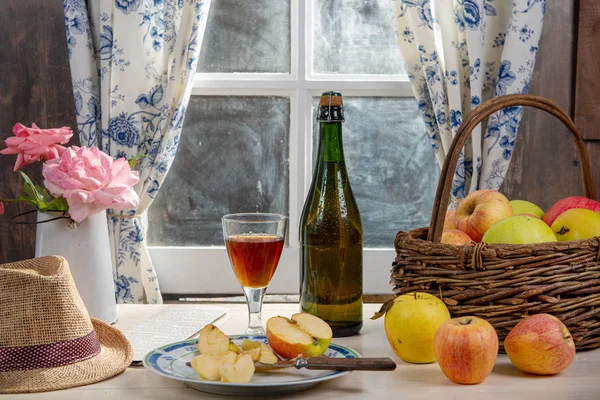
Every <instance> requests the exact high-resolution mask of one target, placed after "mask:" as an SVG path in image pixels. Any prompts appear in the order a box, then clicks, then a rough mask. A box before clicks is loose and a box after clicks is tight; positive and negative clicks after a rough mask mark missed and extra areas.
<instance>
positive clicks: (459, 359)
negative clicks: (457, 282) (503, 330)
mask: <svg viewBox="0 0 600 400" xmlns="http://www.w3.org/2000/svg"><path fill="white" fill-rule="evenodd" d="M433 345H434V350H435V356H436V358H437V362H438V365H439V366H440V368H441V369H442V372H443V373H444V375H446V376H447V377H448V379H450V380H451V381H452V382H454V383H461V384H467V385H473V384H477V383H481V382H483V381H484V380H485V378H487V377H488V375H489V374H490V372H492V369H493V368H494V363H495V362H496V358H497V357H498V335H497V334H496V330H495V329H494V327H493V326H492V325H491V324H490V323H489V322H487V321H486V320H484V319H481V318H477V317H472V316H466V317H459V318H453V319H451V320H448V321H446V322H444V323H443V324H442V325H441V326H440V327H439V329H438V330H437V332H436V333H435V337H434V340H433Z"/></svg>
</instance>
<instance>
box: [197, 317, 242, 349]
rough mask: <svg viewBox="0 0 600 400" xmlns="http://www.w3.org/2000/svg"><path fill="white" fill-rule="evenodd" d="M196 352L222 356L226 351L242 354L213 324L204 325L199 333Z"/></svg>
mask: <svg viewBox="0 0 600 400" xmlns="http://www.w3.org/2000/svg"><path fill="white" fill-rule="evenodd" d="M198 351H199V352H200V354H222V353H225V352H227V351H233V352H234V353H236V354H239V353H241V352H242V350H241V349H240V348H239V347H238V346H237V345H236V344H235V343H233V342H232V341H231V339H229V337H228V336H227V335H226V334H224V333H223V331H221V330H220V329H219V328H217V327H216V326H214V325H213V324H208V325H206V326H205V327H204V328H202V330H201V331H200V334H199V335H198Z"/></svg>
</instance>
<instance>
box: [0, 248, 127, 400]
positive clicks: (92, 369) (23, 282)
mask: <svg viewBox="0 0 600 400" xmlns="http://www.w3.org/2000/svg"><path fill="white" fill-rule="evenodd" d="M132 354H133V351H132V349H131V345H130V344H129V342H128V341H127V339H126V338H125V336H124V335H123V334H122V333H121V332H120V331H119V330H117V329H116V328H113V327H112V326H110V325H108V324H106V323H104V322H102V321H99V320H97V319H94V318H92V319H90V317H89V315H88V312H87V310H86V308H85V306H84V304H83V302H82V301H81V297H79V293H78V292H77V289H76V287H75V282H73V278H72V277H71V272H70V270H69V264H68V263H67V261H66V260H65V259H64V258H62V257H55V256H50V257H41V258H36V259H32V260H26V261H21V262H16V263H11V264H4V265H0V394H1V393H24V392H43V391H49V390H57V389H66V388H70V387H73V386H81V385H87V384H90V383H94V382H99V381H102V380H104V379H108V378H110V377H112V376H115V375H117V374H119V373H121V372H123V371H124V370H125V369H126V368H127V367H128V366H129V364H130V363H131V357H132Z"/></svg>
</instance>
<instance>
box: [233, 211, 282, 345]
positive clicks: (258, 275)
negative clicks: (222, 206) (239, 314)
mask: <svg viewBox="0 0 600 400" xmlns="http://www.w3.org/2000/svg"><path fill="white" fill-rule="evenodd" d="M222 222H223V238H224V239H225V247H226V248H227V254H228V255H229V261H230V262H231V266H232V267H233V272H234V273H235V276H236V277H237V279H238V281H239V282H240V285H242V289H243V290H244V294H245V296H246V301H247V303H248V314H249V317H248V328H247V329H246V334H249V335H264V334H265V330H264V329H263V327H262V321H261V310H262V302H263V297H264V295H265V291H266V290H267V286H268V285H269V282H270V281H271V278H272V277H273V274H274V273H275V269H276V268H277V264H278V263H279V257H280V256H281V251H282V250H283V243H284V241H285V232H286V225H287V217H285V216H283V215H280V214H270V213H243V214H228V215H225V216H224V217H223V218H222Z"/></svg>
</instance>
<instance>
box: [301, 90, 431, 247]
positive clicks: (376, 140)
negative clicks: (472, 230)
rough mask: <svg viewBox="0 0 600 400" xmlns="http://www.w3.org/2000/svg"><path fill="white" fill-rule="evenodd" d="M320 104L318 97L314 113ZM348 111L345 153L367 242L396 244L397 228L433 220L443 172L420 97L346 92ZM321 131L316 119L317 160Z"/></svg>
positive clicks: (314, 141)
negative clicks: (432, 216) (434, 205)
mask: <svg viewBox="0 0 600 400" xmlns="http://www.w3.org/2000/svg"><path fill="white" fill-rule="evenodd" d="M317 105H318V98H314V99H313V115H315V113H316V107H317ZM344 112H345V113H344V116H345V118H346V122H345V123H344V125H343V127H344V128H343V129H344V130H343V138H344V156H345V160H346V165H347V167H348V174H349V176H350V184H351V185H352V191H353V192H354V196H355V197H356V201H357V202H358V208H359V209H360V214H361V219H362V224H363V235H364V245H365V247H370V248H382V247H388V248H392V247H394V238H395V237H396V233H398V231H400V230H403V231H407V230H410V229H414V228H419V227H423V226H428V225H429V219H430V217H431V209H432V207H433V197H434V196H435V189H436V185H437V181H438V176H439V172H440V171H439V167H438V165H437V161H436V160H435V156H434V153H433V150H432V149H431V144H430V141H429V138H428V136H427V134H426V132H425V127H424V126H423V122H422V120H421V114H420V112H419V110H418V108H417V102H416V101H415V100H414V99H407V98H384V97H344ZM313 120H314V119H313ZM318 135H319V132H318V125H317V124H316V123H315V124H314V125H313V165H314V161H315V157H316V152H317V145H318V140H319V139H318V138H319V136H318Z"/></svg>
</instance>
